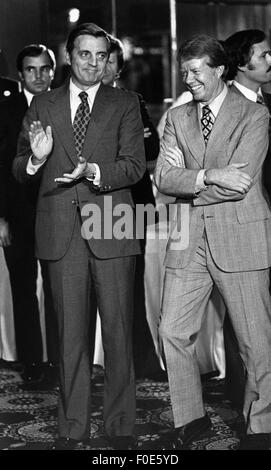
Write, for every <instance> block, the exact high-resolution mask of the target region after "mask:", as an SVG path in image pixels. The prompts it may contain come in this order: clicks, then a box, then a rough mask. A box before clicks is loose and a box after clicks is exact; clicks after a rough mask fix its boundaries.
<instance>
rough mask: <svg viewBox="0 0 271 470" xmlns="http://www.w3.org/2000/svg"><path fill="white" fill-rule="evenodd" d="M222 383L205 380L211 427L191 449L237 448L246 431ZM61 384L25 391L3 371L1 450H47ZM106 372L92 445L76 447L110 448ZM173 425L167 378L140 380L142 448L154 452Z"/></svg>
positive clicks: (96, 400) (98, 389)
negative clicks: (104, 401)
mask: <svg viewBox="0 0 271 470" xmlns="http://www.w3.org/2000/svg"><path fill="white" fill-rule="evenodd" d="M223 385H224V384H223V381H222V380H217V379H215V378H213V379H210V380H205V381H204V382H203V389H204V400H205V403H206V410H207V412H208V413H209V416H210V418H211V420H212V424H213V428H212V430H211V431H209V432H208V433H206V434H205V435H203V436H202V437H201V439H200V440H199V441H197V442H194V443H193V444H192V445H191V449H192V450H198V449H200V450H234V449H236V447H237V445H238V443H239V439H238V436H240V432H242V419H241V416H240V414H239V413H238V411H237V410H236V409H234V408H233V407H232V405H231V404H230V403H229V401H227V400H225V399H224V387H223ZM57 393H58V392H57V388H55V389H48V390H46V389H43V390H32V391H31V390H28V391H26V390H24V389H23V384H22V380H21V378H20V376H19V374H18V373H17V372H15V371H13V370H9V369H7V368H5V369H0V449H1V450H44V449H46V448H47V447H48V444H50V442H52V441H53V440H54V438H55V435H56V432H57V423H56V416H57V410H56V402H57ZM102 395H103V371H102V369H101V368H99V367H96V368H95V369H94V374H93V404H92V407H93V408H92V419H91V435H90V444H89V445H83V444H79V445H78V450H88V449H96V450H98V449H110V447H109V444H108V442H107V440H106V438H105V435H104V431H103V420H102ZM171 426H172V415H171V410H170V401H169V390H168V383H167V382H157V381H153V380H149V379H144V380H140V381H137V420H136V427H135V433H136V436H137V439H138V444H139V449H142V450H147V449H149V450H155V449H157V441H158V439H159V433H160V432H161V431H163V430H165V429H166V428H170V427H171Z"/></svg>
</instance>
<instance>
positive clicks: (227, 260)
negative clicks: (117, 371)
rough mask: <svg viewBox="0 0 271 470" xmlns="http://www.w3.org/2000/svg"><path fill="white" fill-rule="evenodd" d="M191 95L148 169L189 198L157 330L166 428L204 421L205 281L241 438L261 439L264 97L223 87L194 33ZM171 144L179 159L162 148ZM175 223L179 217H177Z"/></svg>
mask: <svg viewBox="0 0 271 470" xmlns="http://www.w3.org/2000/svg"><path fill="white" fill-rule="evenodd" d="M179 58H180V66H181V74H182V78H183V80H184V82H185V84H186V86H187V88H188V89H189V91H191V93H192V94H193V101H192V102H191V103H188V104H185V105H183V106H180V107H178V108H175V109H172V110H170V111H169V113H168V118H167V123H166V127H165V132H164V136H163V141H162V145H161V152H160V155H159V157H158V162H157V166H156V170H155V182H156V184H157V187H158V189H159V191H161V192H164V193H166V194H169V195H175V196H176V197H177V198H178V202H181V203H186V204H188V205H189V214H190V232H189V235H190V236H189V243H188V246H182V240H181V241H176V240H174V239H172V238H170V240H169V244H168V249H167V255H166V260H165V263H166V275H165V281H164V294H163V304H162V321H161V325H160V333H161V336H162V339H163V345H164V350H165V356H166V362H167V368H168V376H169V386H170V393H171V401H172V408H173V416H174V424H175V428H176V431H175V434H174V437H173V441H172V442H171V445H172V446H173V447H175V448H181V449H182V448H185V447H186V446H187V445H188V444H189V443H190V442H191V441H193V439H194V438H195V437H197V436H198V435H200V434H201V433H202V432H203V431H206V430H208V429H210V426H211V422H210V419H209V418H208V416H207V415H206V414H205V410H204V406H203V401H202V393H201V383H200V376H199V370H198V365H197V361H196V356H195V348H194V343H195V338H196V337H197V334H198V331H199V330H200V327H201V321H202V315H203V313H204V309H205V306H206V302H207V300H208V298H209V296H210V292H211V290H212V287H213V284H214V283H215V284H216V286H217V287H218V289H219V291H220V294H221V296H222V298H223V300H224V302H225V305H226V308H227V311H228V313H229V315H230V318H231V321H232V324H233V327H234V330H235V334H236V337H237V340H238V344H239V349H240V353H241V357H242V360H243V362H244V364H245V367H246V372H247V381H246V391H245V403H244V408H243V414H244V418H245V421H246V433H247V434H246V435H245V436H244V438H243V439H242V442H241V446H240V448H242V449H258V448H262V449H263V448H268V446H269V433H270V432H271V424H270V423H271V419H270V410H271V407H270V389H271V354H270V351H271V349H270V347H271V318H270V312H271V305H270V297H269V290H268V286H269V266H270V263H271V250H270V248H271V246H270V236H269V233H270V229H271V212H270V208H269V206H268V204H267V202H266V200H265V198H264V195H263V191H262V184H261V173H262V165H263V161H264V159H265V156H266V152H267V148H268V121H269V115H268V111H267V109H266V108H265V107H263V106H260V105H257V104H255V103H252V102H250V101H248V100H247V99H246V98H244V97H243V96H241V95H238V94H237V93H234V92H232V91H231V90H228V89H227V87H226V85H225V84H224V83H223V81H222V78H221V77H222V75H223V73H224V68H225V65H226V62H227V61H226V55H225V52H224V49H223V47H222V46H221V44H220V43H219V41H217V40H215V39H213V38H211V37H209V36H205V35H200V36H195V37H194V38H192V39H191V40H189V41H187V42H186V43H184V44H183V45H182V46H181V48H180V51H179ZM175 146H178V147H179V148H180V150H181V151H182V153H183V159H184V166H185V168H182V167H181V166H175V165H172V163H171V162H170V160H168V158H167V151H168V150H169V151H170V149H171V148H174V147H175ZM176 223H177V224H178V223H179V224H180V223H181V221H180V220H178V216H177V221H176Z"/></svg>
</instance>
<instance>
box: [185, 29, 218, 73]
mask: <svg viewBox="0 0 271 470" xmlns="http://www.w3.org/2000/svg"><path fill="white" fill-rule="evenodd" d="M203 56H208V57H209V58H210V61H209V66H210V67H219V65H225V67H226V66H227V55H226V53H225V51H224V48H223V46H222V44H221V42H220V41H218V39H215V38H213V37H211V36H208V35H207V34H199V35H196V36H193V37H192V38H191V39H188V40H187V41H185V42H184V43H183V44H181V46H180V48H179V52H178V59H179V61H183V60H190V59H195V58H198V59H201V58H202V57H203Z"/></svg>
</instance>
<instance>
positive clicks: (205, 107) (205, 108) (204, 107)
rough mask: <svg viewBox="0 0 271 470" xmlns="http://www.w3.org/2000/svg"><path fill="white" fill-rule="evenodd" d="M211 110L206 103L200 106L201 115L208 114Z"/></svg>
mask: <svg viewBox="0 0 271 470" xmlns="http://www.w3.org/2000/svg"><path fill="white" fill-rule="evenodd" d="M211 112H212V111H211V109H210V108H209V106H208V104H207V105H206V106H203V108H202V116H206V115H207V114H210V113H211Z"/></svg>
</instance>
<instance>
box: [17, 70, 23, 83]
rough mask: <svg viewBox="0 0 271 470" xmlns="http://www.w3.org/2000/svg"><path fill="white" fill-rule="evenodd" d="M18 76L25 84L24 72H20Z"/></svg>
mask: <svg viewBox="0 0 271 470" xmlns="http://www.w3.org/2000/svg"><path fill="white" fill-rule="evenodd" d="M18 75H19V79H20V81H21V82H23V80H24V76H23V74H22V72H18Z"/></svg>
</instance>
